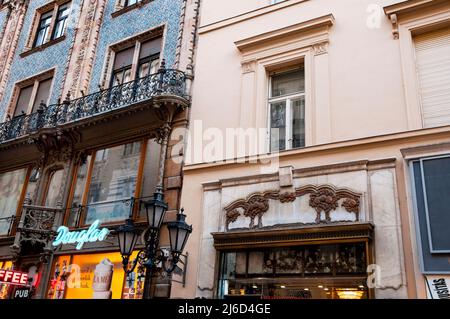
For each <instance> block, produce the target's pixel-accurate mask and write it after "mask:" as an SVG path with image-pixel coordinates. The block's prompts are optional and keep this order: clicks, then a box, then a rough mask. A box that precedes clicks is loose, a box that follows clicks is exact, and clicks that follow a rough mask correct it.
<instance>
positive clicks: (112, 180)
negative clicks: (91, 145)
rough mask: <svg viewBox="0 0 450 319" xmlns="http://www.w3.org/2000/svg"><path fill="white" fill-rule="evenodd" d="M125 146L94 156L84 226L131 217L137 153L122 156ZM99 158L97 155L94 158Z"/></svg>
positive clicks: (138, 156) (98, 152)
mask: <svg viewBox="0 0 450 319" xmlns="http://www.w3.org/2000/svg"><path fill="white" fill-rule="evenodd" d="M125 148H126V145H120V146H117V147H112V148H109V149H107V151H106V150H100V151H97V153H96V158H95V163H94V166H93V170H92V176H91V181H90V185H91V187H90V190H89V194H88V203H87V213H86V220H85V223H86V224H92V223H93V222H94V221H95V220H97V219H98V220H100V221H101V222H103V223H104V222H114V221H120V220H125V219H127V218H128V217H129V216H130V213H131V208H130V205H129V202H127V200H129V199H130V198H132V197H134V196H135V190H136V182H137V174H138V168H139V160H140V154H139V153H136V154H133V155H126V156H125V155H124V154H126V152H125ZM97 155H98V156H97Z"/></svg>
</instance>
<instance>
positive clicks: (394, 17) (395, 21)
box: [389, 13, 399, 40]
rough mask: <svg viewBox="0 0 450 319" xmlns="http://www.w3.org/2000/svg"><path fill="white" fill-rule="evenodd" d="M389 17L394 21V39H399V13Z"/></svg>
mask: <svg viewBox="0 0 450 319" xmlns="http://www.w3.org/2000/svg"><path fill="white" fill-rule="evenodd" d="M389 19H390V20H391V23H392V35H393V36H394V39H395V40H397V39H398V38H399V33H398V18H397V15H396V14H395V13H394V14H391V15H390V16H389Z"/></svg>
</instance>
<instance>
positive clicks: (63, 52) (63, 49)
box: [0, 0, 82, 119]
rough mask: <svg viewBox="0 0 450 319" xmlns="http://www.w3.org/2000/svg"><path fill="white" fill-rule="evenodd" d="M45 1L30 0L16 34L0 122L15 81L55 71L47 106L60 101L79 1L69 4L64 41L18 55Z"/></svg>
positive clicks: (0, 111) (0, 108)
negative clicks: (19, 30)
mask: <svg viewBox="0 0 450 319" xmlns="http://www.w3.org/2000/svg"><path fill="white" fill-rule="evenodd" d="M48 2H50V1H48V0H33V1H30V4H29V6H28V9H27V12H26V15H25V20H24V24H23V28H22V32H21V34H20V38H19V43H18V46H17V50H16V52H15V54H14V60H13V63H12V65H11V70H12V72H11V74H10V76H9V78H8V81H7V85H6V88H5V94H4V96H3V99H2V101H1V102H0V119H4V116H5V113H6V112H7V110H8V106H9V105H10V102H11V98H12V94H13V91H14V85H15V83H16V82H19V81H22V80H24V79H26V78H29V77H32V76H34V75H37V74H40V73H42V72H45V71H47V70H50V69H53V68H54V69H55V75H54V81H53V85H52V90H51V94H50V99H49V104H54V103H56V102H57V100H58V99H59V98H60V94H61V89H62V87H61V84H62V83H63V82H64V79H63V78H64V71H65V67H66V62H67V57H68V52H69V50H70V47H71V44H72V40H73V37H74V34H75V29H74V28H75V26H76V23H77V20H78V16H79V5H80V3H81V2H82V1H81V0H74V1H73V2H72V3H73V5H72V13H71V19H70V23H69V25H68V27H67V31H66V38H65V40H64V41H62V42H59V43H56V44H54V45H52V46H49V47H47V48H45V49H44V50H42V51H38V52H34V53H33V54H30V55H28V56H26V57H23V58H22V57H20V54H21V53H23V52H24V51H26V48H25V47H26V44H27V42H28V40H29V37H30V32H31V31H30V30H31V29H32V24H33V21H34V17H35V14H36V9H38V8H40V7H42V6H43V5H45V4H46V3H48Z"/></svg>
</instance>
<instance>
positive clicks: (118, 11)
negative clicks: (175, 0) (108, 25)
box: [111, 0, 153, 18]
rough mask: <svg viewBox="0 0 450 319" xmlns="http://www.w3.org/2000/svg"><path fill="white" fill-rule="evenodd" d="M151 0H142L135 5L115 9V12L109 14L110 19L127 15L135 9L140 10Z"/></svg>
mask: <svg viewBox="0 0 450 319" xmlns="http://www.w3.org/2000/svg"><path fill="white" fill-rule="evenodd" d="M151 1H153V0H142V1H141V2H136V3H135V4H132V5H131V6H126V7H119V6H118V7H116V11H114V12H113V13H111V17H113V18H116V17H118V16H120V15H122V14H124V13H127V12H128V11H131V10H134V9H136V8H142V7H143V6H144V5H146V4H147V3H150V2H151Z"/></svg>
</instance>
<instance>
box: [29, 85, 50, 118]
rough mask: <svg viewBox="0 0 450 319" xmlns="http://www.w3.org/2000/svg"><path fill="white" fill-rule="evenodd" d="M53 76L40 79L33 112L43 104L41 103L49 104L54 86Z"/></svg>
mask: <svg viewBox="0 0 450 319" xmlns="http://www.w3.org/2000/svg"><path fill="white" fill-rule="evenodd" d="M52 82H53V78H50V79H47V80H43V81H40V82H39V83H38V88H37V92H36V97H35V98H34V103H33V109H32V111H31V112H32V113H33V112H36V111H37V110H38V108H39V106H40V105H41V103H43V104H45V105H47V103H48V98H49V96H50V89H51V87H52Z"/></svg>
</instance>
